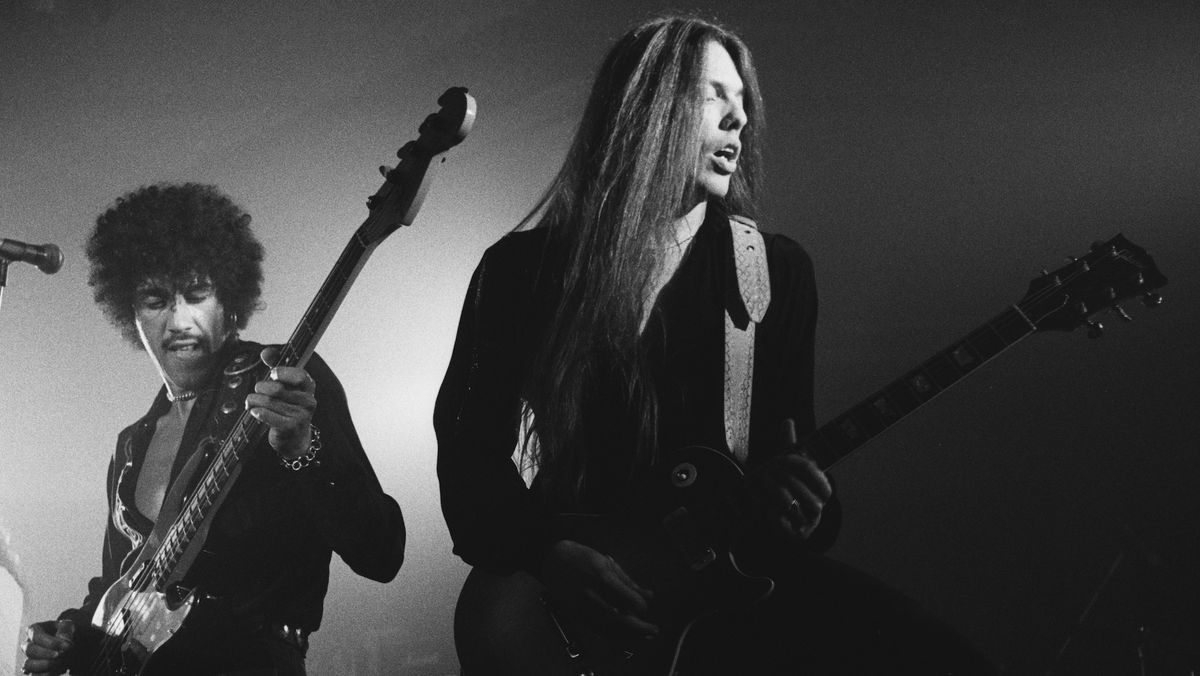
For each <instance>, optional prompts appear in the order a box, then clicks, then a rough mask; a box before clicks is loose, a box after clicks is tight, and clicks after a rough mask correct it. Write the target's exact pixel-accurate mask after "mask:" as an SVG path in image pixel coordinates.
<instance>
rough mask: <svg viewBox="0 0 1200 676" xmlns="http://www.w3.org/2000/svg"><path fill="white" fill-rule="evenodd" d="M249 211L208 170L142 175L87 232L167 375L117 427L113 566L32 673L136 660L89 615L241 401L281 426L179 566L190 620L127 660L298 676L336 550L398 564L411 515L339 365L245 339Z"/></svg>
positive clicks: (251, 287)
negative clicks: (191, 180)
mask: <svg viewBox="0 0 1200 676" xmlns="http://www.w3.org/2000/svg"><path fill="white" fill-rule="evenodd" d="M249 224H250V217H249V215H247V214H246V213H245V212H243V211H242V209H241V208H240V207H238V206H237V205H236V204H234V203H233V202H232V201H231V200H230V199H229V198H228V197H227V196H225V195H224V194H222V193H221V192H219V191H218V190H217V189H216V188H214V187H212V186H207V185H199V184H182V185H174V184H160V185H151V186H148V187H144V188H141V189H139V190H136V191H134V192H131V193H129V194H127V195H124V196H123V197H121V198H120V199H118V200H116V202H115V204H113V205H112V206H111V208H109V209H108V210H107V211H106V212H105V213H103V214H102V215H101V216H100V217H99V218H98V219H97V221H96V226H95V229H94V231H93V232H92V235H91V238H90V240H89V241H88V246H87V254H88V258H89V259H90V261H91V266H92V267H91V277H90V283H91V285H92V287H93V289H94V293H95V298H96V301H97V303H98V304H99V305H100V306H101V307H102V308H103V310H104V312H105V313H106V314H107V316H108V317H109V318H110V319H111V320H112V322H113V323H114V324H115V325H116V327H117V328H118V329H119V330H120V332H121V333H122V335H123V336H124V337H125V338H127V339H128V340H129V341H130V342H132V343H133V344H134V345H137V346H139V347H141V348H143V349H144V350H145V352H146V354H147V356H149V357H150V360H151V362H153V364H154V366H155V368H156V369H157V371H158V373H159V374H160V375H161V377H162V381H163V387H162V388H161V389H160V390H159V392H158V395H157V396H156V397H155V399H154V401H153V403H152V404H151V406H150V410H149V411H148V412H147V413H146V415H145V416H143V417H142V418H141V419H140V420H138V421H137V422H135V423H134V424H132V425H130V426H129V427H127V428H125V429H124V430H123V431H122V432H121V433H120V435H119V437H118V439H117V446H116V451H115V454H114V456H113V459H112V462H111V464H110V466H109V470H108V481H107V486H108V505H109V514H108V522H107V529H106V532H105V535H104V548H103V554H102V572H101V574H100V575H99V576H98V577H95V578H93V579H92V580H91V582H90V583H89V584H88V593H87V595H86V597H85V598H84V601H83V604H82V605H81V606H80V607H79V608H78V609H71V610H67V611H65V612H64V613H62V614H61V615H60V617H59V619H58V620H57V621H49V622H41V623H37V624H34V625H33V626H31V627H30V628H29V632H28V634H29V638H28V641H27V643H26V645H25V653H26V657H27V660H26V662H25V670H26V672H27V673H38V674H41V673H50V674H57V673H62V672H63V671H64V670H66V669H68V668H69V669H70V670H71V671H72V673H100V674H107V673H121V671H120V670H121V669H123V668H127V667H126V666H124V665H128V664H129V662H128V661H127V658H128V657H129V656H128V655H122V654H121V652H122V651H121V639H122V638H124V637H121V636H111V635H109V636H106V635H104V634H102V632H100V631H98V630H96V629H94V628H93V627H92V626H91V624H92V620H93V614H94V613H95V611H96V609H97V606H98V605H99V604H100V602H101V598H102V596H104V595H105V593H106V591H107V590H109V589H110V587H112V586H113V584H114V582H115V581H116V580H118V578H121V577H122V576H123V575H126V574H129V573H130V572H131V571H130V567H131V566H132V565H133V564H134V562H135V561H137V560H138V557H139V555H140V554H142V553H143V549H146V548H148V547H151V546H153V545H154V540H153V538H152V534H153V533H155V526H156V523H159V522H160V521H165V520H167V519H172V518H174V515H175V514H177V513H178V512H179V509H180V505H179V504H178V502H179V501H180V500H181V497H179V496H181V495H183V494H186V493H187V491H186V490H175V489H176V486H177V484H183V483H186V482H189V481H195V480H196V477H197V476H198V472H199V470H201V469H203V468H204V458H200V459H199V461H198V465H199V467H198V468H197V469H192V468H191V466H190V465H189V464H188V461H189V460H191V459H192V458H193V456H194V455H196V454H203V452H204V449H205V448H210V447H211V441H212V440H213V437H214V435H218V439H217V440H218V441H219V435H220V434H221V433H222V430H220V429H213V425H215V424H217V422H219V421H220V420H221V419H222V416H228V415H231V414H232V415H234V417H236V415H238V414H240V413H241V411H242V410H243V409H248V410H249V412H250V415H252V416H253V417H254V418H255V419H257V420H259V421H261V422H262V423H265V424H266V425H267V426H268V427H269V432H268V433H267V435H266V436H265V437H264V442H263V443H262V444H261V447H257V448H253V449H251V452H250V453H249V454H248V456H247V457H245V458H244V459H243V462H242V464H241V475H240V477H239V478H238V479H237V481H236V482H235V483H233V484H232V487H231V489H230V490H229V492H228V494H227V495H226V496H225V498H224V501H223V502H222V503H221V504H220V508H219V509H218V510H217V511H216V512H215V514H214V516H213V518H212V521H211V524H210V527H209V528H208V530H207V535H206V537H205V539H204V541H203V543H202V544H203V548H202V551H200V553H199V554H198V555H197V556H196V557H195V559H194V561H193V562H192V563H191V565H190V568H189V569H188V573H187V574H186V576H184V578H183V580H182V584H181V585H180V587H181V591H187V590H191V591H193V596H192V600H193V601H195V604H194V607H193V608H192V610H191V611H190V613H189V614H188V616H187V617H186V619H185V620H184V622H183V626H182V628H181V629H180V630H179V631H178V633H177V634H176V635H175V636H174V637H173V638H171V639H170V640H168V641H166V643H165V644H164V645H162V646H161V647H160V648H158V650H157V651H156V652H154V653H153V655H151V656H149V659H148V660H147V661H146V662H145V664H142V665H136V666H133V667H131V669H132V670H131V671H130V673H143V674H163V675H168V674H169V675H177V674H204V675H210V674H257V673H264V674H266V673H269V674H279V675H284V674H286V675H297V674H304V673H305V667H304V656H305V651H306V650H307V645H308V636H309V633H310V632H312V631H315V630H316V629H317V628H318V627H319V626H320V624H321V616H322V605H323V601H324V597H325V591H326V588H327V586H328V579H329V562H330V558H331V553H332V552H337V553H338V555H339V556H340V557H341V558H342V559H343V560H344V561H345V562H346V563H347V564H348V565H349V566H350V567H351V568H352V569H353V570H354V571H355V572H357V573H358V574H360V575H363V576H365V577H368V578H371V579H373V580H378V581H380V582H387V581H389V580H391V579H392V578H393V577H395V575H396V573H397V571H398V570H399V568H400V565H401V562H402V560H403V554H404V543H405V529H404V521H403V517H402V515H401V512H400V508H399V506H398V504H397V503H396V501H395V500H393V499H392V498H391V497H390V496H388V495H387V494H386V493H385V492H384V491H383V489H382V488H381V486H380V484H379V481H378V479H377V478H376V476H375V472H374V470H373V469H372V468H371V464H370V462H369V461H368V459H367V456H366V454H365V453H364V451H363V448H362V445H361V443H360V442H359V439H358V435H357V433H356V431H355V428H354V424H353V422H352V421H351V418H350V413H349V410H348V407H347V402H346V396H345V392H344V391H343V389H342V387H341V385H340V383H339V382H338V380H337V378H336V377H335V376H334V374H333V373H332V371H330V369H329V367H328V366H327V365H326V364H325V363H324V362H323V361H322V360H321V359H320V358H318V357H316V356H314V357H313V358H312V359H311V360H310V361H309V362H308V364H307V366H306V368H303V369H302V368H296V367H288V366H279V367H277V368H274V369H270V368H269V365H268V366H264V365H263V364H264V363H265V362H269V361H271V360H273V359H274V357H273V355H272V352H271V350H272V349H273V348H266V349H264V348H263V346H261V345H256V344H253V343H249V342H245V341H242V340H241V339H239V337H238V330H239V329H242V328H245V326H246V323H247V322H248V321H249V319H250V316H251V315H252V314H253V313H254V311H255V309H256V308H257V306H258V304H259V294H260V290H261V283H262V266H261V261H262V258H263V248H262V246H261V245H260V244H259V242H258V240H257V239H256V238H255V236H254V234H253V233H252V232H251V230H250V227H249ZM263 372H268V373H269V377H267V378H265V379H262V380H261V382H259V381H256V380H249V382H250V383H251V385H252V386H253V387H252V389H249V388H248V386H246V385H244V384H241V383H242V380H245V379H253V378H256V377H257V374H261V373H263ZM247 389H249V391H248V393H247V392H246V390H247ZM229 392H238V393H240V394H238V395H230V394H228V393H229ZM231 396H237V397H240V398H241V399H240V400H238V401H232V400H231V399H230V397H231ZM223 407H224V408H223ZM225 408H228V409H236V413H235V412H233V411H225V410H224V409H225ZM206 444H207V445H206ZM198 449H199V450H198ZM168 525H169V524H168ZM148 540H149V544H148ZM114 591H115V588H114ZM168 591H170V590H168ZM118 608H120V610H119V611H118V612H129V613H131V614H137V613H138V612H140V611H141V610H142V607H140V606H138V605H136V604H133V603H130V604H126V605H125V606H118ZM118 621H119V618H118ZM106 647H107V649H108V651H109V654H107V655H106V654H104V653H105V648H106ZM143 657H145V656H143Z"/></svg>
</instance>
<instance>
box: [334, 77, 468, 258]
mask: <svg viewBox="0 0 1200 676" xmlns="http://www.w3.org/2000/svg"><path fill="white" fill-rule="evenodd" d="M437 102H438V105H439V106H441V107H440V109H439V110H438V111H437V112H435V113H432V114H430V115H429V116H428V117H426V118H425V121H424V122H422V123H421V126H420V127H419V128H418V130H417V131H418V132H419V133H420V135H419V136H418V137H417V138H416V139H414V140H412V141H409V142H408V143H405V144H404V146H402V147H401V148H400V150H398V151H397V152H396V156H397V157H398V158H400V161H399V163H397V164H396V166H395V167H393V168H390V169H389V168H388V167H380V168H379V171H380V173H381V174H383V177H384V179H385V180H384V182H383V185H381V186H380V187H379V190H377V191H376V192H375V194H374V195H372V196H371V197H370V198H368V199H367V208H368V209H370V211H371V213H370V215H369V216H368V217H367V220H366V221H365V222H364V223H363V224H362V226H361V227H359V229H358V233H357V237H358V239H359V241H360V242H362V243H363V244H364V245H371V244H375V243H378V242H380V241H382V240H383V239H384V238H385V237H387V236H388V235H390V234H392V233H393V232H394V231H395V230H396V229H397V228H399V227H400V226H402V225H411V224H412V222H413V220H414V219H415V218H416V216H417V212H418V211H420V209H421V203H422V202H424V201H425V193H426V192H427V191H428V188H429V184H430V182H431V180H432V178H433V173H434V170H435V169H436V168H437V166H438V165H439V164H441V163H442V162H444V161H445V159H446V158H445V154H446V152H447V151H448V150H450V149H451V148H453V147H454V146H456V145H458V144H459V143H461V142H462V140H463V139H465V138H466V137H467V134H469V133H471V127H472V126H473V125H474V124H475V99H474V97H472V96H471V95H470V94H468V93H467V90H466V88H465V87H451V88H450V89H447V90H446V91H445V92H444V93H443V94H442V95H441V96H440V97H438V100H437Z"/></svg>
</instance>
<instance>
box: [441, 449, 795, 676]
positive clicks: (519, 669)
mask: <svg viewBox="0 0 1200 676" xmlns="http://www.w3.org/2000/svg"><path fill="white" fill-rule="evenodd" d="M742 478H743V476H742V472H741V470H740V469H739V468H738V466H737V465H736V464H735V463H734V462H733V461H732V460H731V459H730V458H729V457H728V456H726V455H725V454H723V453H719V452H717V451H714V450H711V449H708V448H703V447H699V446H696V447H689V448H685V449H682V450H680V451H677V452H675V453H674V454H673V455H671V456H669V457H668V458H665V459H664V461H663V462H661V463H660V464H659V469H658V470H657V471H656V472H655V474H654V476H653V484H652V486H650V490H649V491H648V493H647V495H646V496H645V499H644V500H642V501H640V502H639V504H641V505H644V506H647V507H648V509H646V510H645V511H642V512H640V513H639V514H636V515H634V514H630V515H620V516H609V515H604V516H600V515H588V514H564V515H561V516H559V517H558V521H559V524H558V528H557V532H558V534H559V535H560V536H561V537H562V538H564V539H568V540H574V541H576V542H580V543H582V544H585V545H588V546H589V547H592V548H593V549H596V550H597V551H600V552H604V553H606V554H608V555H610V556H612V557H613V559H614V560H616V561H617V563H618V564H620V565H621V567H622V568H623V569H624V570H625V571H626V572H627V573H628V574H629V575H630V577H632V578H633V579H634V580H636V581H637V582H638V583H639V584H641V585H642V586H645V587H648V588H651V589H653V590H654V598H653V601H652V602H651V606H650V616H649V617H650V620H651V621H652V622H653V623H655V624H656V625H657V626H658V627H659V634H658V636H657V637H654V638H631V639H620V638H616V637H614V636H613V635H612V634H611V633H610V632H608V631H606V630H605V629H604V628H602V627H593V626H590V625H589V624H588V623H586V622H584V621H581V620H579V619H578V618H576V617H573V616H572V615H571V614H570V613H569V612H567V611H566V610H565V609H563V608H560V607H558V606H557V605H556V604H555V602H554V600H553V599H552V598H550V597H549V596H548V595H547V593H546V590H545V588H544V587H542V585H541V584H540V583H539V582H538V581H537V580H536V579H535V578H533V577H532V576H531V575H529V574H528V573H524V572H518V573H514V574H512V575H507V576H501V575H495V574H492V573H489V572H486V571H483V570H481V569H478V568H476V569H474V570H472V571H471V573H470V574H469V575H468V576H467V580H466V582H465V583H464V585H463V589H462V593H461V594H460V596H459V601H458V607H457V609H456V612H455V627H454V628H455V642H456V645H457V648H458V654H459V661H460V663H461V665H462V668H463V673H464V675H465V676H472V675H473V674H548V675H550V674H564V675H566V674H571V675H574V674H593V675H594V676H606V675H608V674H620V675H622V676H625V675H629V676H632V675H637V676H641V675H643V674H645V675H661V676H669V675H671V674H680V676H685V675H686V673H687V672H686V670H684V669H683V667H682V662H681V659H682V657H683V656H684V655H687V656H688V660H689V661H693V660H695V659H696V656H697V655H698V654H702V653H703V650H701V649H699V647H698V646H694V645H691V644H690V643H689V637H690V635H691V634H692V633H693V630H694V629H695V628H696V627H697V625H698V624H699V623H702V622H706V621H708V620H709V619H710V618H712V617H713V616H714V615H716V614H717V613H719V612H721V611H728V610H739V609H747V608H750V607H752V606H753V605H754V604H755V602H757V601H759V600H761V599H764V598H766V597H767V596H768V595H769V594H770V593H771V591H772V589H773V588H774V583H773V582H772V581H771V580H770V579H768V578H765V577H754V576H751V575H747V574H746V573H744V572H743V571H742V570H741V568H740V567H739V565H738V562H737V559H736V557H735V555H734V550H735V545H736V544H737V543H735V542H731V541H729V539H728V535H727V534H729V533H731V532H735V530H736V529H731V528H729V526H728V522H729V521H730V520H732V519H736V518H738V514H739V513H740V509H739V507H738V505H737V500H738V496H739V487H740V486H741V484H742ZM693 643H694V642H693Z"/></svg>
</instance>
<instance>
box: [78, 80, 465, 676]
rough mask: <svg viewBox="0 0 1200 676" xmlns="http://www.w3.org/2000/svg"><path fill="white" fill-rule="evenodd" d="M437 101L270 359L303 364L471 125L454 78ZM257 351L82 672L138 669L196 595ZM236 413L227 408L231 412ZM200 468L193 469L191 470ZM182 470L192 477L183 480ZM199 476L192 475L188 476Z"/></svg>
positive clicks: (228, 481)
mask: <svg viewBox="0 0 1200 676" xmlns="http://www.w3.org/2000/svg"><path fill="white" fill-rule="evenodd" d="M438 104H439V106H441V108H440V109H439V110H438V111H437V112H436V113H433V114H431V115H429V116H428V117H426V118H425V121H424V122H423V123H422V124H421V126H420V129H419V131H420V135H419V136H418V138H417V139H416V140H413V141H409V142H408V143H407V144H405V145H404V146H403V147H402V148H400V150H399V151H398V152H397V153H396V155H397V157H399V160H400V161H399V162H398V163H397V165H396V166H395V167H394V168H391V169H388V168H387V167H380V171H381V173H382V174H383V176H384V182H383V184H382V185H381V186H380V187H379V189H378V190H377V191H376V192H375V194H374V195H372V196H371V197H370V198H369V199H368V200H367V207H368V209H369V211H370V214H369V215H368V217H367V219H366V220H365V221H364V222H363V224H362V225H361V226H359V228H358V230H357V231H356V232H355V233H354V236H353V237H352V238H351V240H350V242H349V243H348V244H347V245H346V247H345V249H344V250H343V251H342V254H341V256H340V257H339V258H338V260H337V263H335V264H334V266H333V270H332V271H331V272H330V273H329V275H328V276H327V277H326V279H325V282H324V284H323V285H322V286H321V289H320V290H319V291H318V292H317V295H316V297H315V298H314V299H313V301H312V303H311V304H310V305H309V307H308V310H307V311H306V312H305V314H304V317H303V319H301V320H300V323H299V325H298V326H297V327H296V329H295V331H293V333H292V335H291V337H290V338H289V339H288V341H287V343H286V344H284V345H283V347H282V348H281V349H280V353H279V365H283V366H298V367H303V366H304V365H305V364H306V363H307V362H308V359H309V357H311V356H312V353H313V351H314V350H315V349H316V345H317V342H318V341H319V340H320V338H321V336H322V335H323V334H324V332H325V329H326V328H328V326H329V323H330V322H331V321H332V319H333V316H334V314H335V313H336V312H337V309H338V307H339V306H340V305H341V303H342V300H343V299H344V298H345V297H346V294H347V293H348V292H349V290H350V286H351V284H352V283H353V282H354V280H355V278H356V277H357V276H358V273H359V272H360V271H361V270H362V268H363V266H364V265H365V264H366V262H367V259H368V258H369V257H370V256H371V254H372V253H373V252H374V250H375V248H376V247H377V246H379V244H380V243H381V242H382V241H383V240H384V239H385V238H386V237H388V235H390V234H391V233H392V232H394V231H395V230H397V229H398V228H399V227H400V226H402V225H410V224H412V222H413V220H414V219H415V218H416V216H417V212H418V211H419V210H420V208H421V204H422V202H423V201H424V199H425V194H426V191H427V190H428V188H429V184H430V182H431V181H432V178H433V175H434V170H435V169H436V168H437V167H438V165H440V164H441V163H442V162H443V161H445V154H446V152H447V151H449V150H450V149H451V148H453V147H454V146H456V145H458V144H459V143H460V142H461V141H462V140H463V139H464V138H466V136H467V134H468V133H469V132H470V131H471V126H472V125H473V124H474V121H475V100H474V98H472V97H471V96H470V95H469V94H467V90H466V89H463V88H461V87H455V88H451V89H448V90H446V92H445V93H443V94H442V96H441V97H439V98H438ZM259 364H260V360H258V358H257V356H256V355H246V354H243V355H239V356H238V357H237V358H235V359H234V360H233V361H232V362H231V363H230V364H229V365H228V366H227V367H226V368H225V371H224V383H223V387H222V391H225V392H227V398H228V401H225V402H224V404H223V405H221V406H219V407H217V408H218V409H219V410H218V411H217V412H216V413H214V419H213V420H212V421H211V422H210V426H209V428H207V429H208V430H209V431H210V436H209V437H208V438H207V439H206V440H205V441H204V442H201V443H200V445H199V447H198V448H197V450H196V451H195V452H194V453H192V455H191V458H190V459H189V461H188V464H187V465H186V466H185V468H184V469H183V471H182V472H181V473H180V479H177V480H176V482H175V486H174V487H173V488H172V490H171V492H170V493H168V495H167V497H166V500H164V511H163V513H162V514H160V515H159V518H158V520H157V523H156V524H155V527H154V530H153V531H152V532H151V534H150V536H149V537H148V538H147V540H146V543H145V545H144V546H143V547H142V549H141V551H140V553H139V554H138V556H137V558H136V559H135V560H134V561H133V563H132V565H130V567H129V568H128V569H127V570H126V572H125V574H124V575H122V576H121V577H120V578H119V579H118V580H117V581H116V582H115V583H113V585H112V586H111V587H109V589H108V591H106V592H105V594H104V597H103V598H102V599H101V601H100V605H99V607H98V608H97V609H96V613H95V616H94V617H93V618H92V624H93V625H94V626H95V627H96V628H98V629H100V630H101V631H102V632H103V637H102V638H101V639H100V641H99V643H100V645H99V648H98V650H97V653H96V655H95V658H94V661H93V662H92V664H91V666H90V667H89V671H88V672H87V673H89V674H93V675H96V676H101V675H110V674H111V675H121V676H132V675H134V674H140V673H142V672H143V671H144V670H145V668H146V666H147V664H149V663H150V660H151V658H152V656H153V654H154V652H155V651H156V650H157V649H159V648H160V647H161V646H162V645H163V644H164V643H166V642H167V641H168V640H169V639H170V638H171V637H172V636H174V635H175V634H176V633H177V632H178V631H179V630H180V627H181V625H182V624H183V621H184V618H186V617H187V615H188V613H189V612H190V611H191V610H192V608H193V606H195V605H196V603H197V602H198V601H199V600H200V599H201V598H202V596H203V592H202V590H197V589H189V588H187V587H186V586H184V585H183V584H182V583H183V581H184V576H185V575H186V574H187V572H188V570H189V569H190V567H191V565H192V564H193V563H194V562H195V559H196V556H197V555H198V554H199V552H200V549H201V546H202V545H203V543H204V540H205V538H206V536H207V533H208V529H209V526H210V525H211V523H212V519H213V516H214V514H216V512H217V510H218V509H219V507H220V505H221V503H222V501H223V500H224V499H225V497H226V496H227V495H228V494H229V490H230V488H231V487H232V486H233V484H234V482H235V481H236V480H237V478H238V476H239V474H240V472H241V468H242V459H243V458H244V457H245V456H246V454H247V453H248V452H250V450H251V449H253V448H254V447H255V446H256V445H257V444H258V442H259V441H260V440H262V438H263V437H264V435H265V434H266V432H267V429H268V428H267V426H266V425H265V424H263V423H261V422H259V421H258V420H256V419H254V418H253V417H251V416H250V414H249V413H248V412H246V411H245V406H243V405H242V402H243V401H244V399H245V396H246V394H247V393H248V392H250V391H252V390H253V386H254V384H255V383H256V382H258V381H259V380H261V379H262V378H263V377H265V375H266V373H265V372H266V370H267V369H265V367H260V366H259ZM239 412H240V415H234V414H235V413H239ZM201 471H202V472H203V473H202V474H198V472H201ZM183 477H192V480H188V481H185V480H184V479H183ZM196 477H198V478H196Z"/></svg>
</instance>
